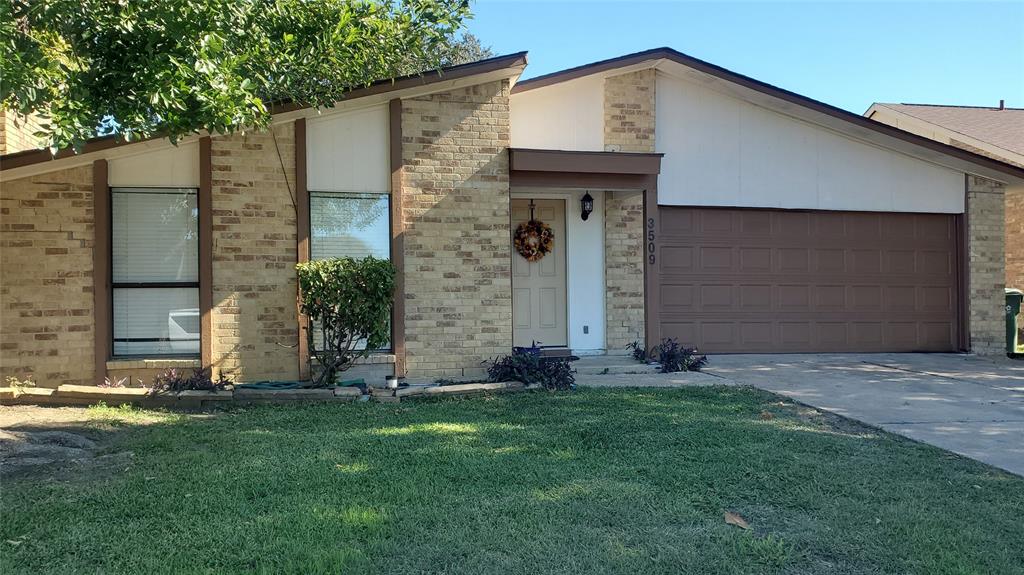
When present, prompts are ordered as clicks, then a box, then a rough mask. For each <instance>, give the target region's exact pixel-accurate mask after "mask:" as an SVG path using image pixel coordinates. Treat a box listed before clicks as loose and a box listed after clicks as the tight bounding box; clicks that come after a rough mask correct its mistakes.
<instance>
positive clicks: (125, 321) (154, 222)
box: [110, 188, 200, 356]
mask: <svg viewBox="0 0 1024 575" xmlns="http://www.w3.org/2000/svg"><path fill="white" fill-rule="evenodd" d="M110 208H111V225H112V229H111V252H112V253H111V260H112V261H111V264H112V276H113V302H112V303H113V310H112V311H113V320H114V321H113V324H114V325H113V335H114V355H115V356H125V355H195V354H198V353H199V338H200V329H199V283H198V282H199V249H198V246H199V234H198V223H199V214H198V208H197V194H196V191H195V190H191V189H177V188H166V189H164V188H160V189H157V188H114V189H113V190H111V205H110Z"/></svg>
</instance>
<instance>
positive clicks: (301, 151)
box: [295, 118, 311, 379]
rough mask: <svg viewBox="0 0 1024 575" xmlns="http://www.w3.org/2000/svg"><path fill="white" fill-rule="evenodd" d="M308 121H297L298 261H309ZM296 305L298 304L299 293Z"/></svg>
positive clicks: (302, 361) (302, 319)
mask: <svg viewBox="0 0 1024 575" xmlns="http://www.w3.org/2000/svg"><path fill="white" fill-rule="evenodd" d="M306 165H307V164H306V119H305V118H299V119H298V120H295V227H296V234H295V249H296V261H298V262H299V263H304V262H308V261H309V257H310V255H309V254H310V252H309V236H310V233H311V232H310V224H309V187H308V185H307V183H306V177H307V174H306ZM295 295H296V305H297V304H298V293H296V294H295ZM297 313H298V321H299V331H298V334H299V341H298V344H299V379H309V378H310V372H309V341H308V340H307V339H306V338H307V332H308V330H309V318H308V317H307V316H306V315H305V314H303V313H302V312H301V311H299V312H297Z"/></svg>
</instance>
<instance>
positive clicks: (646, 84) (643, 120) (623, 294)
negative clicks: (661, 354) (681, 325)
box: [604, 70, 658, 354]
mask: <svg viewBox="0 0 1024 575" xmlns="http://www.w3.org/2000/svg"><path fill="white" fill-rule="evenodd" d="M655 79H656V77H655V71H654V70H640V71H639V72H631V73H629V74H622V75H619V76H613V77H610V78H606V79H605V82H604V144H605V150H608V151H619V152H641V153H649V152H653V151H654V126H655V86H656V82H655ZM604 206H605V214H604V226H605V233H604V241H605V246H604V252H605V347H606V348H607V350H608V353H611V354H616V353H625V352H626V350H625V347H626V345H627V344H629V343H630V342H632V341H634V340H640V341H643V340H644V227H643V225H644V217H643V215H644V195H643V191H642V190H636V191H631V192H608V193H607V197H606V198H605V204H604ZM656 343H658V342H646V345H647V346H648V347H649V346H652V345H655V344H656Z"/></svg>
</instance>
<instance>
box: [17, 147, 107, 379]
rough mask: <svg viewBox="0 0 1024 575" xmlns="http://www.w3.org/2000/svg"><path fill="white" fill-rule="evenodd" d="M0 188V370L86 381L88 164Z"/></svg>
mask: <svg viewBox="0 0 1024 575" xmlns="http://www.w3.org/2000/svg"><path fill="white" fill-rule="evenodd" d="M0 187H2V189H0V375H3V376H5V377H6V376H11V375H13V376H19V377H25V376H27V375H29V374H31V375H32V376H33V380H34V381H35V382H36V385H38V386H40V387H57V386H58V385H60V384H64V383H73V384H84V385H89V384H92V378H93V293H92V292H93V281H92V247H93V239H94V234H93V209H92V206H93V198H92V167H91V166H86V167H80V168H72V169H68V170H61V171H55V172H50V173H48V174H43V175H39V176H32V177H28V178H22V179H18V180H13V181H9V182H4V183H3V184H2V185H0Z"/></svg>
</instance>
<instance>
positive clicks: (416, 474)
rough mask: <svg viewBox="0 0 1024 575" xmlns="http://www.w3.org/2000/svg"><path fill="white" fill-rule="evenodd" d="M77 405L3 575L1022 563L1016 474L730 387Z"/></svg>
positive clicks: (25, 479)
mask: <svg viewBox="0 0 1024 575" xmlns="http://www.w3.org/2000/svg"><path fill="white" fill-rule="evenodd" d="M766 410H767V411H768V412H770V413H771V414H772V415H771V416H766V415H764V412H765V411H766ZM91 417H92V419H91V420H90V421H89V422H88V423H87V425H86V427H87V428H88V429H87V433H89V432H91V433H93V436H94V437H100V438H101V441H102V442H103V445H104V450H105V451H107V452H110V453H121V452H125V451H130V452H132V453H134V456H133V457H131V458H129V459H127V460H126V459H124V458H121V459H118V458H113V460H114V461H122V463H120V464H118V465H117V466H116V467H115V468H113V469H107V470H105V471H104V470H102V469H97V468H95V467H94V468H90V471H88V472H86V471H82V472H81V473H74V472H72V473H69V474H62V475H60V476H59V478H56V479H55V478H53V474H50V477H49V478H46V477H43V476H19V477H15V478H9V479H7V480H6V481H5V482H4V484H3V486H2V522H0V546H2V547H0V549H2V556H0V572H2V573H5V574H6V573H19V572H26V573H28V572H30V573H49V572H54V573H163V572H194V573H243V572H265V573H346V574H347V573H362V572H373V573H423V572H445V573H470V574H483V573H522V574H532V573H600V572H609V573H626V574H629V575H638V574H644V573H776V572H777V573H814V574H819V573H858V574H860V573H928V574H939V573H985V574H989V573H1022V572H1024V523H1022V518H1021V513H1020V512H1021V510H1022V509H1024V479H1021V478H1019V477H1015V476H1012V475H1009V474H1006V473H1002V472H999V471H997V470H994V469H992V468H989V467H985V466H983V465H981V464H979V463H975V462H973V461H970V460H966V459H963V458H959V457H956V456H953V455H951V454H949V453H946V452H943V451H940V450H938V449H934V448H930V447H927V446H922V445H918V444H915V443H912V442H909V441H906V440H903V439H900V438H897V437H894V436H891V435H887V434H884V433H881V432H878V431H876V430H873V429H868V428H864V427H860V426H858V425H856V424H852V423H850V422H847V421H845V420H838V419H835V418H831V417H825V416H822V415H821V414H815V413H813V412H812V413H808V411H807V410H805V409H803V408H799V407H797V406H794V405H792V404H788V403H783V402H781V401H780V400H779V399H778V398H777V397H774V396H771V395H768V394H764V393H761V392H757V391H752V390H746V389H734V388H730V389H726V388H697V389H682V390H631V389H617V390H593V389H590V390H582V391H578V392H574V393H562V394H548V393H543V392H542V393H533V394H515V395H507V396H501V397H493V398H476V399H468V400H463V401H444V402H422V403H410V404H401V405H382V404H348V405H322V404H320V405H309V406H302V407H278V406H260V407H252V408H246V409H236V410H233V411H228V412H223V413H217V414H213V415H210V416H195V415H191V416H189V415H180V414H165V413H157V412H140V411H126V410H117V409H110V408H98V409H93V410H92V411H91ZM125 461H126V462H125ZM725 511H732V512H735V513H738V514H740V515H741V516H742V517H744V518H746V519H747V521H749V523H750V526H751V530H750V531H743V530H741V529H739V528H737V527H734V526H731V525H727V524H725V523H724V521H723V512H725ZM4 541H7V542H4ZM11 541H14V543H12V542H11Z"/></svg>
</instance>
